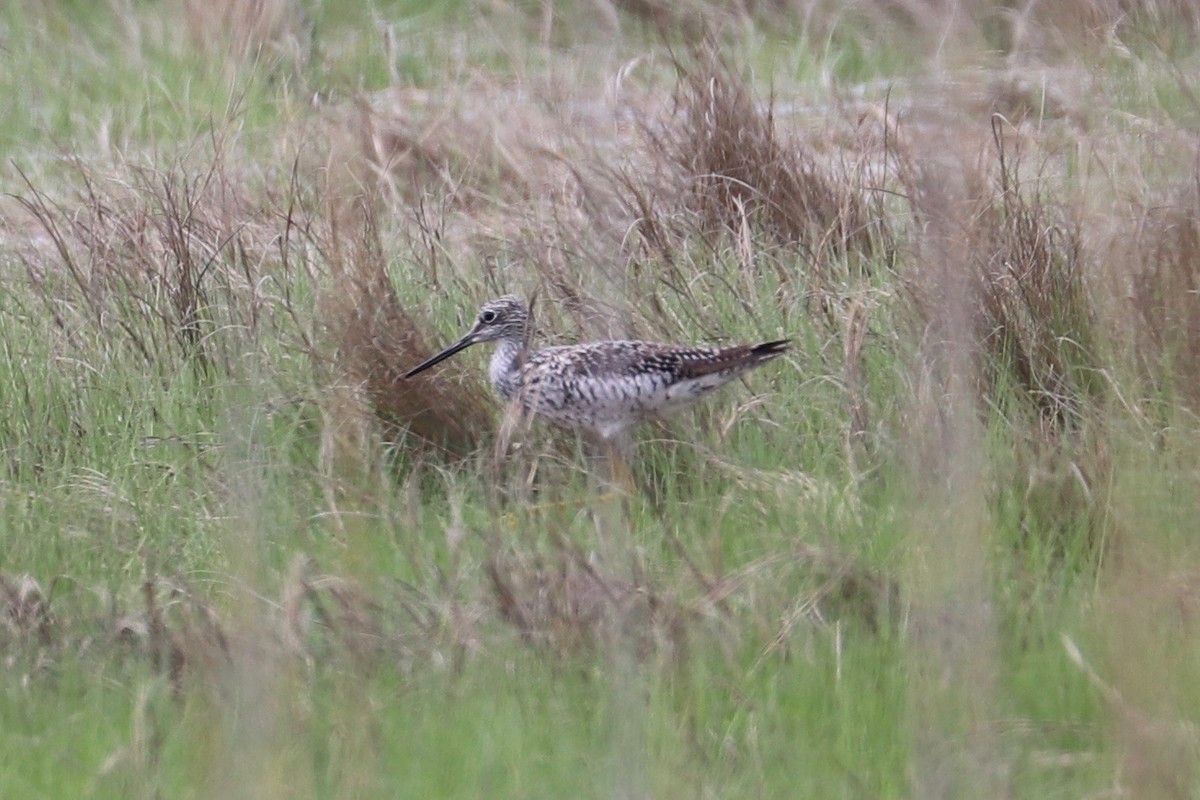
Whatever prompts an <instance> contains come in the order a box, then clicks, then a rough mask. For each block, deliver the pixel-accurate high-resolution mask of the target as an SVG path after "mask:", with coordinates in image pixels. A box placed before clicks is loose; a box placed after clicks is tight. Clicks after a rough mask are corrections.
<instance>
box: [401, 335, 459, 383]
mask: <svg viewBox="0 0 1200 800" xmlns="http://www.w3.org/2000/svg"><path fill="white" fill-rule="evenodd" d="M473 344H475V331H471V332H470V333H468V334H467V335H466V336H464V337H463V338H461V339H459V340H458V341H457V342H455V343H454V344H452V345H450V346H449V347H447V348H446V349H445V350H443V351H442V352H440V353H438V354H437V355H436V356H434V357H433V358H431V359H429V360H428V361H423V362H421V363H420V364H418V365H417V366H415V367H413V368H412V369H410V370H409V371H408V372H406V373H404V377H405V378H411V377H412V376H413V375H416V374H417V373H418V372H424V371H425V370H427V369H429V368H430V367H432V366H435V365H437V364H440V363H442V362H443V361H445V360H446V359H447V358H449V357H450V356H452V355H454V354H455V353H457V352H458V351H460V350H465V349H467V348H468V347H470V346H471V345H473Z"/></svg>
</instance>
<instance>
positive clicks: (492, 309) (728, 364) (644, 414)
mask: <svg viewBox="0 0 1200 800" xmlns="http://www.w3.org/2000/svg"><path fill="white" fill-rule="evenodd" d="M530 329H531V325H530V314H529V308H528V307H527V306H526V305H525V303H524V302H522V301H521V300H520V299H519V298H517V297H514V296H512V295H506V296H504V297H500V298H497V299H495V300H490V301H488V302H487V303H484V304H483V307H482V308H480V309H479V316H478V317H477V318H476V320H475V324H474V325H473V326H472V327H471V330H469V331H468V332H467V334H466V335H465V336H463V337H462V338H461V339H459V340H458V341H457V342H455V343H454V344H452V345H450V346H449V347H447V348H446V349H445V350H443V351H442V352H440V353H438V354H437V355H435V356H434V357H433V358H430V359H429V360H427V361H424V362H422V363H421V364H418V365H417V366H415V367H413V368H412V369H410V370H409V371H408V372H407V373H406V374H405V376H404V377H405V378H411V377H413V376H414V375H416V374H418V373H420V372H424V371H425V370H427V369H429V368H430V367H432V366H434V365H436V364H439V363H441V362H442V361H445V360H446V359H447V358H450V357H451V356H453V355H454V354H456V353H458V352H460V351H462V350H465V349H466V348H468V347H470V346H471V345H473V344H480V343H482V342H495V343H496V350H495V352H494V353H493V355H492V362H491V368H490V369H489V377H490V378H491V381H492V385H493V386H494V387H495V388H496V390H497V391H498V392H499V393H500V394H501V395H502V396H503V397H504V399H505V400H508V401H513V400H516V401H518V402H519V403H520V404H521V407H522V408H523V409H524V410H525V411H526V412H529V413H532V414H534V415H535V416H539V417H541V418H543V419H545V420H547V421H549V422H551V423H554V424H557V425H560V426H562V427H567V428H575V429H583V430H587V431H591V432H593V433H595V434H596V435H598V436H599V437H600V439H602V440H603V441H604V442H605V443H606V444H609V445H614V446H616V445H617V444H618V443H619V442H621V441H622V440H623V439H624V437H625V436H626V434H628V432H629V431H630V429H632V428H633V427H634V426H635V425H637V424H638V423H640V422H642V421H644V420H646V419H649V418H651V417H657V416H661V415H663V414H665V413H669V412H671V411H675V410H677V409H679V408H682V407H684V406H688V405H690V404H692V403H694V402H696V401H697V400H699V399H700V398H702V397H704V396H705V395H707V394H708V393H709V392H711V391H712V390H714V389H716V388H718V387H719V386H723V385H724V384H726V383H728V382H729V381H731V380H733V379H734V378H736V377H738V376H739V375H742V374H743V373H745V372H748V371H749V370H752V369H754V368H755V367H757V366H760V365H761V364H765V363H766V362H768V361H770V360H771V359H773V358H776V357H778V356H780V355H783V354H784V353H785V352H787V349H788V340H787V339H778V340H775V341H771V342H762V343H760V344H744V345H734V346H732V347H681V346H678V345H669V344H654V343H651V342H631V341H604V342H592V343H590V344H577V345H566V346H563V347H547V348H544V349H541V350H534V351H531V350H530V347H529V334H530Z"/></svg>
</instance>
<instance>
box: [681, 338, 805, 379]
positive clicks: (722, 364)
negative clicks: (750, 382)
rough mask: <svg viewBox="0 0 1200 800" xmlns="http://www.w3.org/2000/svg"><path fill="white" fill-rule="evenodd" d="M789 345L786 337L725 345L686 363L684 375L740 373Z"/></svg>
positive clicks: (769, 358)
mask: <svg viewBox="0 0 1200 800" xmlns="http://www.w3.org/2000/svg"><path fill="white" fill-rule="evenodd" d="M790 346H791V345H790V341H789V340H788V339H777V340H775V341H773V342H763V343H762V344H739V345H736V346H735V347H726V348H724V349H722V350H717V351H715V352H713V353H712V354H711V355H709V356H707V357H705V358H703V359H698V360H696V361H694V362H691V363H688V364H687V368H686V370H685V372H686V375H685V376H684V377H688V378H700V377H703V376H704V375H711V374H713V373H717V372H730V371H733V372H735V373H742V372H745V371H746V370H748V369H753V368H754V367H757V366H758V365H759V364H765V363H766V362H768V361H770V360H771V359H772V358H777V357H779V356H781V355H783V354H784V353H786V352H787V351H788V348H789V347H790Z"/></svg>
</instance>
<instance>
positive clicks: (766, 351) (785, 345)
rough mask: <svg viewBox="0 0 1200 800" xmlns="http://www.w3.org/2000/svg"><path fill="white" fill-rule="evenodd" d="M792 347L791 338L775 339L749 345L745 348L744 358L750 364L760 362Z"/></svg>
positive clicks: (775, 356)
mask: <svg viewBox="0 0 1200 800" xmlns="http://www.w3.org/2000/svg"><path fill="white" fill-rule="evenodd" d="M791 348H792V341H791V339H776V340H775V341H773V342H763V343H762V344H753V345H750V346H749V347H748V348H747V350H746V360H747V361H748V362H750V363H752V364H762V363H763V362H765V361H770V360H771V359H772V358H777V357H778V356H781V355H783V354H784V353H786V352H787V351H788V350H790V349H791Z"/></svg>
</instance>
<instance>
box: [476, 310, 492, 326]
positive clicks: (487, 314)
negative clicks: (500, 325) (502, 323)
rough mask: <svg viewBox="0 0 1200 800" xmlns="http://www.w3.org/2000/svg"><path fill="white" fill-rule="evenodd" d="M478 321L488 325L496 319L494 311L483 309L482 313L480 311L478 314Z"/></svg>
mask: <svg viewBox="0 0 1200 800" xmlns="http://www.w3.org/2000/svg"><path fill="white" fill-rule="evenodd" d="M479 321H480V322H482V323H483V324H484V325H490V324H491V323H493V322H495V321H496V312H495V311H484V312H483V313H481V314H480V315H479Z"/></svg>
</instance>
